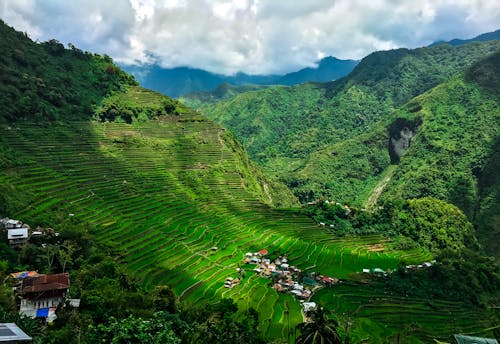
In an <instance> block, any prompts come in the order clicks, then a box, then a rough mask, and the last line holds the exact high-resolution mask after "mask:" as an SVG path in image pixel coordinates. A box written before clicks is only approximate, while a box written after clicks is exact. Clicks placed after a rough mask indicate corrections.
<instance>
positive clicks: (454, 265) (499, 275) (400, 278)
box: [387, 249, 500, 306]
mask: <svg viewBox="0 0 500 344" xmlns="http://www.w3.org/2000/svg"><path fill="white" fill-rule="evenodd" d="M387 287H388V288H389V289H390V290H391V291H392V292H397V293H401V294H405V295H412V296H414V297H415V296H416V297H427V298H429V299H433V298H436V299H451V300H462V301H466V302H468V303H470V304H472V305H476V306H477V305H481V306H488V305H491V304H493V305H494V304H497V303H498V302H499V300H500V293H499V290H500V289H499V288H500V265H499V264H498V261H496V259H495V258H493V257H485V256H483V255H481V254H479V253H478V252H476V251H473V250H468V249H465V250H443V251H442V253H440V254H439V256H438V257H437V263H436V264H434V265H433V266H431V267H430V268H428V269H421V270H417V271H412V272H408V271H405V270H404V269H402V270H400V271H399V272H398V273H394V274H392V275H391V277H390V278H389V280H388V282H387Z"/></svg>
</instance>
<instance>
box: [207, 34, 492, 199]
mask: <svg viewBox="0 0 500 344" xmlns="http://www.w3.org/2000/svg"><path fill="white" fill-rule="evenodd" d="M499 48H500V43H499V42H498V41H491V42H487V43H474V44H468V45H463V46H460V47H452V46H448V45H440V46H437V47H433V48H420V49H415V50H407V49H398V50H393V51H386V52H376V53H373V54H371V55H369V56H368V57H366V58H365V59H363V60H362V61H361V62H360V63H359V65H358V66H357V67H356V68H355V69H354V70H353V72H352V73H351V74H350V75H348V76H347V77H345V78H343V79H340V80H338V81H335V82H332V83H326V84H305V85H299V86H295V87H272V88H268V89H265V90H260V91H253V92H247V93H243V94H239V95H237V96H235V97H233V98H230V99H227V100H223V101H220V102H217V103H215V104H210V103H208V104H206V105H203V106H199V109H200V110H201V111H202V113H203V114H205V115H207V116H208V117H209V118H211V119H213V120H215V121H216V122H218V123H221V124H222V125H224V126H227V127H228V128H229V129H230V130H231V131H233V132H234V133H235V135H236V137H237V138H238V139H239V140H241V142H242V143H243V145H244V146H245V148H246V149H247V150H248V152H249V154H250V156H251V157H252V158H254V159H256V160H257V161H258V162H259V163H260V165H261V166H262V167H263V168H264V170H265V171H266V173H267V174H269V175H273V176H276V177H278V178H279V179H280V180H281V181H283V182H285V183H286V184H287V185H288V186H289V187H290V188H291V189H292V191H293V192H294V193H295V195H296V196H297V197H298V198H299V199H300V200H301V201H302V202H306V201H312V200H314V199H316V198H318V197H321V196H326V197H328V198H333V199H337V200H339V201H342V202H348V203H354V204H358V205H359V204H362V203H363V202H364V201H365V200H366V199H367V198H368V197H369V196H370V194H371V190H373V188H374V187H375V186H376V185H377V182H378V180H379V178H380V176H381V174H382V173H383V172H384V171H385V170H386V169H387V167H388V166H389V164H390V159H389V156H388V152H387V141H388V138H387V131H388V127H390V126H391V124H392V122H393V121H394V120H396V119H397V118H398V115H397V114H394V110H395V109H396V108H398V107H400V106H402V105H404V104H405V103H406V102H408V101H410V100H411V99H412V98H413V97H416V96H418V95H419V94H421V93H423V92H425V91H427V90H429V89H431V88H432V87H435V86H437V85H438V84H440V83H442V82H445V81H447V80H448V79H449V78H451V77H453V76H454V75H456V74H457V73H459V72H460V71H462V70H463V69H464V68H467V67H468V66H471V65H472V64H473V63H475V62H476V61H478V60H481V59H482V58H484V57H486V56H487V55H488V54H491V53H493V52H495V51H496V50H498V49H499ZM493 65H494V63H492V64H490V66H489V67H487V66H485V67H483V69H486V70H489V72H485V73H483V74H484V75H490V76H491V78H494V77H495V75H497V74H498V73H493V72H492V71H491V69H489V68H490V67H491V68H493ZM467 85H470V83H467ZM471 87H473V86H472V85H471ZM492 93H494V92H493V91H492ZM459 96H460V95H458V94H457V97H459ZM483 96H484V97H487V96H486V94H484V92H481V97H483ZM489 103H490V104H491V101H490V102H489ZM413 105H415V104H413ZM464 105H467V104H464ZM471 105H472V104H471ZM415 106H416V105H415ZM415 106H413V107H412V106H410V107H407V111H408V112H410V114H411V113H412V111H413V112H416V111H417V112H418V108H417V107H415ZM476 111H477V110H476ZM466 113H467V112H466ZM481 124H483V123H481ZM484 124H485V125H488V124H490V123H487V122H485V123H484ZM493 127H494V126H493ZM490 128H491V127H490Z"/></svg>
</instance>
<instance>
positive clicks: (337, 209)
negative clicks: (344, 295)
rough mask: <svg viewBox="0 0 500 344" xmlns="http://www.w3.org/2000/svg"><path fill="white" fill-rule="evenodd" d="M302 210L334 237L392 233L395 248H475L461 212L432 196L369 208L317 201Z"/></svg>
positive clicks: (456, 249) (457, 249) (470, 230)
mask: <svg viewBox="0 0 500 344" xmlns="http://www.w3.org/2000/svg"><path fill="white" fill-rule="evenodd" d="M305 212H306V214H308V215H309V216H310V217H312V218H313V219H314V220H315V221H316V222H318V223H324V224H326V225H328V227H329V229H328V230H329V231H330V232H331V233H332V234H333V235H335V236H345V235H360V234H373V233H383V234H385V235H386V236H394V237H395V245H397V247H399V248H402V249H408V248H412V247H416V246H417V245H418V246H421V247H425V248H427V249H429V250H431V251H433V252H436V253H438V252H440V251H441V250H444V249H451V250H453V251H459V250H462V249H464V248H466V247H469V248H471V249H477V248H478V245H477V241H476V239H475V237H474V228H473V227H472V224H471V223H470V222H469V221H468V220H467V217H466V216H465V215H464V214H463V213H462V211H461V210H460V209H458V208H457V207H456V206H454V205H452V204H449V203H446V202H444V201H441V200H438V199H435V198H432V197H425V198H419V199H411V200H408V201H400V202H387V203H385V204H384V205H383V206H381V207H379V209H377V210H372V211H367V210H366V209H358V208H352V207H347V206H343V205H340V204H339V203H334V202H331V203H330V202H319V203H317V204H315V205H313V206H308V207H307V208H305Z"/></svg>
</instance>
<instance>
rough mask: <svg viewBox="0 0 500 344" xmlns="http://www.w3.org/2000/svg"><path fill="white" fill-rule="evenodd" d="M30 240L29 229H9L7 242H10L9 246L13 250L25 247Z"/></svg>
mask: <svg viewBox="0 0 500 344" xmlns="http://www.w3.org/2000/svg"><path fill="white" fill-rule="evenodd" d="M28 239H29V236H28V227H22V228H10V229H7V240H9V246H10V247H12V248H17V247H20V246H22V245H24V244H25V243H26V242H28Z"/></svg>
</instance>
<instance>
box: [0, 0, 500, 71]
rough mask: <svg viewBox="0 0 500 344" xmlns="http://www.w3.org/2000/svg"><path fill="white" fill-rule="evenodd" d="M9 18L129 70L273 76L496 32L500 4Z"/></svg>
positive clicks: (99, 2) (125, 1) (128, 10)
mask: <svg viewBox="0 0 500 344" xmlns="http://www.w3.org/2000/svg"><path fill="white" fill-rule="evenodd" d="M0 18H1V19H2V20H4V21H5V22H6V23H7V24H9V25H11V26H13V27H15V28H16V29H17V30H20V31H24V32H27V33H28V34H29V35H30V37H31V38H32V39H34V40H39V41H45V40H48V39H52V38H55V39H57V40H59V41H60V42H62V43H65V44H67V43H73V44H74V45H76V46H77V47H79V48H81V49H83V50H88V51H92V52H97V53H101V54H102V53H107V54H108V55H110V56H111V57H113V58H114V59H115V61H117V62H120V63H125V64H145V63H158V64H160V65H162V66H163V67H177V66H190V67H197V68H203V69H206V70H209V71H211V72H217V73H224V74H231V73H235V72H237V71H243V72H246V73H250V74H264V73H285V72H289V71H293V70H297V69H299V68H302V67H305V66H313V65H314V63H315V62H316V61H317V60H318V59H320V58H322V57H324V56H329V55H331V56H336V57H338V58H344V59H348V58H351V59H360V58H362V57H363V56H365V55H367V54H368V53H370V52H372V51H374V50H386V49H392V48H397V47H412V48H413V47H419V46H424V45H427V44H429V43H431V42H433V41H436V40H441V39H444V40H449V39H452V38H471V37H473V36H476V35H478V34H481V33H484V32H489V31H494V30H496V29H499V28H500V1H498V0H231V1H228V0H71V1H68V0H2V1H1V2H0Z"/></svg>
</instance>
